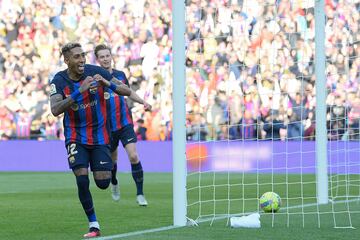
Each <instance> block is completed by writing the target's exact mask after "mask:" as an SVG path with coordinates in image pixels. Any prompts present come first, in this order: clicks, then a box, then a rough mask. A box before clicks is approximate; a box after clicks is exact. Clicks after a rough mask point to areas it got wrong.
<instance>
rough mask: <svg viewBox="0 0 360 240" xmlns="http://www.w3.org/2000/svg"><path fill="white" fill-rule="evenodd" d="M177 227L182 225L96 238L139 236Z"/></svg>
mask: <svg viewBox="0 0 360 240" xmlns="http://www.w3.org/2000/svg"><path fill="white" fill-rule="evenodd" d="M175 228H180V227H179V226H167V227H161V228H152V229H147V230H141V231H136V232H129V233H122V234H117V235H112V236H106V237H99V238H95V239H96V240H108V239H118V238H126V237H131V236H137V235H141V234H145V233H152V232H162V231H167V230H171V229H175Z"/></svg>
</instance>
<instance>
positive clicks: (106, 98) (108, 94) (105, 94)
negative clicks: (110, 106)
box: [104, 92, 110, 100]
mask: <svg viewBox="0 0 360 240" xmlns="http://www.w3.org/2000/svg"><path fill="white" fill-rule="evenodd" d="M104 98H105V100H108V99H109V98H110V93H108V92H104Z"/></svg>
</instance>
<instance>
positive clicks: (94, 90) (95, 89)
mask: <svg viewBox="0 0 360 240" xmlns="http://www.w3.org/2000/svg"><path fill="white" fill-rule="evenodd" d="M96 91H97V88H90V89H89V92H90V93H91V94H95V93H96Z"/></svg>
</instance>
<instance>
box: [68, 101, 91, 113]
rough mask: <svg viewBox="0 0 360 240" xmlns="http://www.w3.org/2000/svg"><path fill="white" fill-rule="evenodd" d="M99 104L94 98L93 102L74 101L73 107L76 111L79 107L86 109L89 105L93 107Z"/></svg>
mask: <svg viewBox="0 0 360 240" xmlns="http://www.w3.org/2000/svg"><path fill="white" fill-rule="evenodd" d="M95 105H97V100H94V101H92V102H89V103H85V104H84V103H82V104H76V103H74V104H73V105H71V109H72V110H74V111H77V110H79V109H86V108H88V107H93V106H95Z"/></svg>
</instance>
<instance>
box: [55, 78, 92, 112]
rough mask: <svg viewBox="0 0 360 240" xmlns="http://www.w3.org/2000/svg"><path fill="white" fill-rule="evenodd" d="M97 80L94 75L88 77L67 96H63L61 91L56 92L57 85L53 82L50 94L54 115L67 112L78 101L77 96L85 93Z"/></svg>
mask: <svg viewBox="0 0 360 240" xmlns="http://www.w3.org/2000/svg"><path fill="white" fill-rule="evenodd" d="M94 83H96V82H95V80H94V78H92V77H87V78H86V79H85V80H84V82H83V83H82V84H81V86H80V88H79V89H78V90H75V91H74V92H73V93H71V95H70V96H68V97H67V98H65V99H64V98H63V95H62V94H60V93H56V86H55V85H53V84H52V86H51V88H52V90H51V91H52V92H51V93H50V94H52V95H51V97H50V107H51V112H52V114H53V115H54V116H59V115H60V114H62V113H63V112H65V111H66V110H67V109H68V108H69V107H70V106H71V105H72V104H73V103H75V102H76V100H77V98H78V97H79V96H80V95H81V93H83V92H84V91H87V90H88V89H89V88H91V86H93V85H94Z"/></svg>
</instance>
